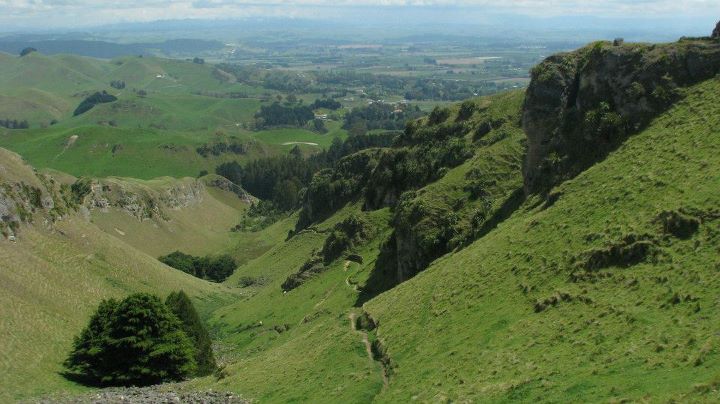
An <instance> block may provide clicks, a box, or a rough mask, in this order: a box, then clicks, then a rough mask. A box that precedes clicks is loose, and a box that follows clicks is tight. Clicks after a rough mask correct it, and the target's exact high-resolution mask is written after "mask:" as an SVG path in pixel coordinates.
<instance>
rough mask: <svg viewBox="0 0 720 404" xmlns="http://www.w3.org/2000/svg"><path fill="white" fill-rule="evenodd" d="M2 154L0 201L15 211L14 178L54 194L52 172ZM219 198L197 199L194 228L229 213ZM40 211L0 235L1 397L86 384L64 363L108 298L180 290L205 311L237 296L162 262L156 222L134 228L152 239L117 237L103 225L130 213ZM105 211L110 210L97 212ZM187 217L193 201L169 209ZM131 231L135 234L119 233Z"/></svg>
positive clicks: (177, 218)
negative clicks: (70, 375)
mask: <svg viewBox="0 0 720 404" xmlns="http://www.w3.org/2000/svg"><path fill="white" fill-rule="evenodd" d="M0 156H1V158H0V184H2V190H3V192H2V195H0V200H1V201H0V205H2V208H3V209H5V208H7V207H10V211H3V215H6V214H10V215H12V214H13V213H12V212H14V210H15V209H14V208H13V206H15V205H13V203H14V202H12V203H10V202H8V201H9V200H8V199H3V198H5V197H7V192H10V191H9V190H13V191H12V192H13V193H14V194H16V195H17V192H21V193H22V192H23V191H17V190H21V189H22V187H21V186H20V185H18V184H25V186H26V187H31V188H25V189H32V188H37V189H41V190H43V191H42V195H43V198H46V197H49V196H50V193H49V191H47V188H46V184H47V177H44V176H42V177H41V176H38V175H36V174H35V173H34V172H33V170H32V169H31V168H30V167H29V166H27V165H25V164H24V162H23V161H22V160H21V159H20V158H19V157H18V156H17V155H15V154H13V153H9V152H7V151H5V150H2V149H0ZM17 187H20V188H17ZM212 192H216V191H212ZM222 198H224V196H222V195H217V199H216V198H210V197H208V198H206V200H205V201H204V202H202V204H201V205H200V206H202V207H204V208H205V209H206V211H205V213H204V215H202V216H200V218H201V219H203V220H202V221H198V222H194V223H193V224H192V225H193V226H194V227H192V229H193V230H194V231H199V230H200V229H201V228H202V226H205V225H208V231H212V226H213V222H212V220H217V219H222V215H223V212H222V211H221V212H218V213H217V214H219V215H220V216H218V217H216V218H211V217H209V216H208V215H210V214H212V213H213V212H215V211H217V210H221V209H222V206H221V204H220V202H219V201H220V200H221V199H222ZM43 200H45V199H43ZM55 203H56V204H55V206H56V207H58V206H61V205H60V200H59V199H58V200H57V201H56V202H55ZM238 208H239V207H238ZM34 209H35V213H31V216H30V217H26V218H25V222H26V223H25V224H22V225H20V227H19V228H17V229H16V230H15V231H14V234H15V236H14V237H15V238H16V241H11V240H10V239H9V238H6V237H2V238H0V255H1V256H2V257H3V258H2V260H0V289H1V291H0V318H2V319H3V320H2V322H0V340H2V342H3V343H2V344H0V358H2V361H0V372H1V373H2V374H3V377H2V378H1V380H0V400H2V401H4V402H6V401H12V400H14V399H19V398H27V397H31V396H37V395H41V394H46V393H48V392H53V391H58V390H78V389H80V387H79V386H78V385H76V384H74V383H71V382H69V381H67V380H65V379H64V378H63V377H62V376H61V375H60V373H59V372H61V371H62V367H61V363H62V361H63V360H64V359H65V355H66V354H67V353H68V352H69V349H70V347H71V343H72V338H73V336H74V335H76V334H77V333H78V332H79V331H80V330H81V328H82V327H83V326H84V325H85V322H86V321H87V318H88V316H89V315H90V313H91V312H92V311H93V310H94V309H95V308H96V305H97V304H98V302H99V301H100V300H101V299H103V298H108V297H122V296H125V295H127V294H129V293H132V292H136V291H145V292H152V293H156V294H159V295H165V294H167V293H169V292H171V291H173V290H178V289H183V290H185V291H187V292H188V293H189V294H190V295H191V296H193V297H194V298H195V299H196V301H197V302H198V305H199V308H200V310H201V311H202V312H203V313H207V312H208V311H209V310H210V309H212V308H213V307H217V306H219V305H221V304H222V303H226V302H227V301H228V300H229V299H231V298H232V297H233V296H234V295H235V292H234V291H233V290H232V289H231V288H228V287H225V286H222V285H217V284H211V283H208V282H205V281H202V280H199V279H197V278H194V277H192V276H189V275H186V274H184V273H182V272H180V271H177V270H174V269H171V268H168V267H167V266H165V265H163V264H161V263H160V262H158V261H157V259H156V256H155V255H154V253H155V252H156V251H158V250H160V249H163V248H164V247H163V246H165V244H162V243H161V244H160V245H152V244H153V243H154V241H153V240H157V238H156V237H159V238H162V237H168V234H167V233H165V232H166V231H167V230H168V229H164V228H161V229H154V230H153V229H151V226H152V225H151V224H150V223H151V222H143V223H136V224H134V225H132V226H134V227H135V230H137V231H138V232H140V231H144V232H145V233H144V234H145V235H148V238H146V239H142V238H141V237H139V236H136V235H134V234H133V233H132V232H130V231H128V233H126V236H120V235H119V234H117V233H116V234H115V235H113V234H112V233H115V232H114V231H112V230H109V229H108V228H107V227H106V228H105V230H106V231H108V232H105V231H103V230H102V228H103V227H105V226H106V225H107V224H108V223H109V221H107V220H108V219H109V217H113V216H114V217H116V218H117V219H118V224H117V225H118V226H122V225H125V224H129V223H132V222H133V220H135V219H134V218H131V217H130V216H129V215H127V214H126V213H119V212H115V213H108V214H103V213H98V214H96V215H94V217H95V219H94V220H98V221H100V222H103V223H102V224H100V225H99V226H98V225H95V224H94V223H92V222H89V221H88V220H87V219H86V218H83V216H82V215H79V214H77V213H73V212H72V211H70V212H69V213H67V214H65V215H64V216H63V217H62V219H61V220H56V221H54V222H53V221H51V220H49V217H50V216H48V215H49V211H48V210H47V209H44V208H34ZM225 209H226V210H227V209H228V208H225ZM102 215H107V216H109V217H103V218H102V219H100V218H101V217H102ZM120 215H124V216H120ZM183 215H188V219H189V218H191V217H193V216H195V215H197V213H196V212H195V211H194V209H192V208H190V210H189V211H187V212H182V211H174V212H172V213H171V217H172V219H173V222H171V223H170V224H169V226H170V228H174V226H177V227H180V228H182V227H183V226H186V225H187V223H188V222H189V220H188V219H182V216H183ZM4 220H6V217H5V216H3V221H4ZM208 221H209V222H210V223H209V224H207V222H208ZM3 224H5V223H3ZM3 229H5V228H4V227H3ZM184 230H188V229H184ZM4 231H5V230H4ZM201 234H204V233H201ZM126 238H130V239H131V240H128V243H126V242H123V241H121V240H123V239H126ZM187 240H188V241H192V238H187ZM212 242H216V240H208V241H207V242H206V244H205V248H208V244H212ZM142 243H145V245H144V246H143V244H142ZM180 244H181V243H180ZM131 245H136V246H140V247H143V248H140V249H136V248H133V247H132V246H131ZM181 245H182V244H181ZM196 248H200V247H196ZM143 251H148V252H151V253H153V255H148V254H147V253H145V252H143Z"/></svg>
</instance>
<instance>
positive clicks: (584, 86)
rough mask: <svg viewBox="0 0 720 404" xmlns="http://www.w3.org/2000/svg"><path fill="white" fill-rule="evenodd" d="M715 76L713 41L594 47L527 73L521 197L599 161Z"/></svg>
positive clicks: (718, 61) (716, 45) (717, 57)
mask: <svg viewBox="0 0 720 404" xmlns="http://www.w3.org/2000/svg"><path fill="white" fill-rule="evenodd" d="M718 72H720V41H718V40H717V39H712V38H701V39H682V40H680V41H678V42H676V43H671V44H663V45H649V44H622V43H621V42H618V44H617V45H613V44H611V43H608V42H596V43H594V44H591V45H589V46H587V47H585V48H583V49H580V50H578V51H575V52H570V53H563V54H558V55H554V56H551V57H549V58H548V59H546V60H545V61H544V62H542V63H541V64H539V65H538V66H537V67H535V68H534V69H533V71H532V81H531V83H530V86H529V88H528V90H527V95H526V98H525V104H524V108H523V128H524V130H525V132H526V134H527V138H528V150H527V157H526V161H525V166H524V170H523V171H524V177H525V191H526V193H528V194H529V193H535V192H545V191H547V190H549V189H550V188H551V187H552V186H554V185H556V184H558V183H560V182H562V181H564V180H566V179H568V178H572V177H574V176H575V175H577V174H578V173H579V172H581V171H582V170H584V169H586V168H587V167H589V166H590V165H592V164H593V163H595V162H597V161H599V160H601V159H603V158H604V157H605V156H606V155H607V154H608V153H609V152H610V151H612V150H613V149H614V148H616V147H617V146H618V145H619V144H620V143H622V141H623V140H624V139H625V138H626V137H627V136H628V135H631V134H632V133H635V132H637V131H638V130H639V129H641V128H642V127H644V126H645V125H647V124H648V123H649V122H650V121H651V120H652V119H653V117H655V116H657V115H658V114H659V113H660V112H662V111H664V110H665V109H667V108H668V107H669V106H670V105H672V104H673V103H674V102H676V101H677V100H678V99H679V98H681V97H682V88H683V87H685V86H688V85H691V84H694V83H697V82H700V81H703V80H707V79H709V78H712V77H714V76H715V75H716V74H718Z"/></svg>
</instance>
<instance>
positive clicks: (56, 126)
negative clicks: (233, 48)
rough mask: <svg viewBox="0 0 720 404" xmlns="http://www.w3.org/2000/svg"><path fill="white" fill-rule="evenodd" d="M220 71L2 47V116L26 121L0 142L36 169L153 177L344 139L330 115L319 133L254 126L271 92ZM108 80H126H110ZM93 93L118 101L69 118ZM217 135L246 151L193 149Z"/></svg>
mask: <svg viewBox="0 0 720 404" xmlns="http://www.w3.org/2000/svg"><path fill="white" fill-rule="evenodd" d="M218 77H219V76H218V74H217V73H216V68H215V67H213V66H212V65H209V64H208V65H205V64H196V63H192V62H191V61H183V60H170V59H162V58H154V57H125V58H117V59H114V60H111V61H105V60H98V59H92V58H85V57H79V56H73V55H55V56H45V55H42V54H40V53H38V52H33V53H31V54H29V55H26V56H24V57H15V56H10V55H5V54H2V57H0V119H16V120H20V121H21V120H27V121H28V122H29V124H30V129H27V130H25V129H23V130H8V129H5V128H2V127H0V147H4V148H7V149H10V150H13V151H15V152H17V153H20V154H21V155H22V156H23V157H24V158H26V159H27V160H28V161H29V162H30V163H31V164H32V165H33V166H35V167H37V168H52V169H56V170H59V171H63V172H67V173H70V174H73V175H76V176H81V175H86V176H96V177H105V176H123V177H133V178H141V179H153V178H156V177H161V176H172V177H175V178H181V177H184V176H197V175H198V174H199V173H200V172H201V171H207V172H213V171H214V169H215V167H216V166H217V165H218V164H221V163H224V162H227V161H231V160H239V161H243V162H244V161H249V160H252V159H255V158H258V157H262V156H268V155H273V154H278V153H284V152H287V151H289V150H290V149H291V148H292V147H293V146H294V145H300V146H301V147H302V148H303V149H305V150H307V151H308V152H313V151H318V150H319V149H320V148H321V147H327V146H329V145H330V144H331V142H332V140H333V139H334V138H335V137H340V138H345V137H346V131H345V130H343V129H341V128H340V123H339V122H328V125H327V126H328V130H329V131H328V133H325V134H319V133H316V132H312V131H309V130H306V129H303V128H282V129H271V130H262V131H251V130H249V129H248V128H250V127H251V126H252V124H253V121H254V116H255V113H256V112H257V111H258V109H259V108H260V106H261V105H263V103H267V102H268V101H267V99H269V98H270V96H271V95H272V94H274V93H275V92H268V91H266V90H264V89H263V88H259V87H251V86H248V85H246V84H242V83H236V82H228V81H227V80H223V79H220V78H218ZM112 81H122V82H124V83H125V87H124V88H121V89H118V88H113V87H111V85H110V83H111V82H112ZM97 91H107V92H108V93H109V94H112V95H113V96H115V97H117V99H118V100H117V101H115V102H110V103H105V104H98V105H96V106H94V107H93V108H92V109H90V110H89V111H87V112H85V113H83V114H80V115H78V116H73V111H74V110H75V109H76V107H77V106H78V105H79V104H80V103H81V101H83V99H85V98H86V97H87V96H88V95H90V94H92V93H94V92H97ZM227 94H242V95H243V98H230V96H226V95H227ZM233 97H235V96H233ZM308 97H312V96H311V95H308ZM218 142H220V143H235V144H240V145H242V148H243V150H244V151H243V152H242V153H239V154H238V153H229V152H221V153H216V154H212V155H204V156H203V155H200V154H198V153H197V152H196V149H198V148H201V147H204V146H212V145H213V144H216V143H218Z"/></svg>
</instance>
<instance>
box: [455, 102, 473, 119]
mask: <svg viewBox="0 0 720 404" xmlns="http://www.w3.org/2000/svg"><path fill="white" fill-rule="evenodd" d="M476 109H477V108H476V106H475V103H474V102H472V101H470V100H468V101H464V102H463V103H462V104H460V110H459V111H458V116H457V120H458V121H466V120H468V119H470V117H472V116H473V114H474V113H475V110H476Z"/></svg>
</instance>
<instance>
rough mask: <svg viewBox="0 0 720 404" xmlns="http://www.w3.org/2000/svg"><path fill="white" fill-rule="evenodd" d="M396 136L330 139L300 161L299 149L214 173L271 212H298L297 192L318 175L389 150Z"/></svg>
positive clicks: (228, 165)
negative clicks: (354, 157)
mask: <svg viewBox="0 0 720 404" xmlns="http://www.w3.org/2000/svg"><path fill="white" fill-rule="evenodd" d="M397 135H398V133H383V134H377V135H358V136H349V137H348V138H347V139H345V140H344V141H343V140H341V139H340V138H335V139H333V142H332V144H331V145H330V147H329V148H328V149H327V150H323V151H321V152H320V153H317V154H313V155H312V156H310V157H307V158H305V157H303V155H302V152H301V151H300V148H299V147H297V146H296V147H294V148H293V149H292V150H291V151H290V153H289V154H287V155H282V156H273V157H265V158H260V159H257V160H253V161H250V162H248V163H246V164H245V165H244V166H241V165H240V164H239V163H237V162H235V161H233V162H228V163H223V164H220V165H219V166H217V168H216V169H215V172H216V173H217V174H219V175H222V176H223V177H225V178H227V179H229V180H230V181H232V182H234V183H235V184H238V185H240V186H242V187H243V188H244V189H245V190H246V191H248V192H249V193H251V194H252V195H253V196H255V197H257V198H260V199H261V200H263V201H266V202H270V203H272V204H273V205H274V208H276V209H278V210H281V211H289V210H293V209H295V208H297V207H298V206H299V202H300V191H301V190H302V189H303V188H305V187H307V186H308V185H309V184H310V181H312V178H313V175H314V174H315V173H317V172H318V171H320V170H322V169H324V168H329V167H333V166H334V165H335V164H336V163H337V162H338V161H339V160H340V159H342V158H343V157H345V156H348V155H350V154H352V153H355V152H357V151H360V150H363V149H368V148H372V147H388V146H390V145H392V143H393V139H394V138H395V137H396V136H397Z"/></svg>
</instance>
